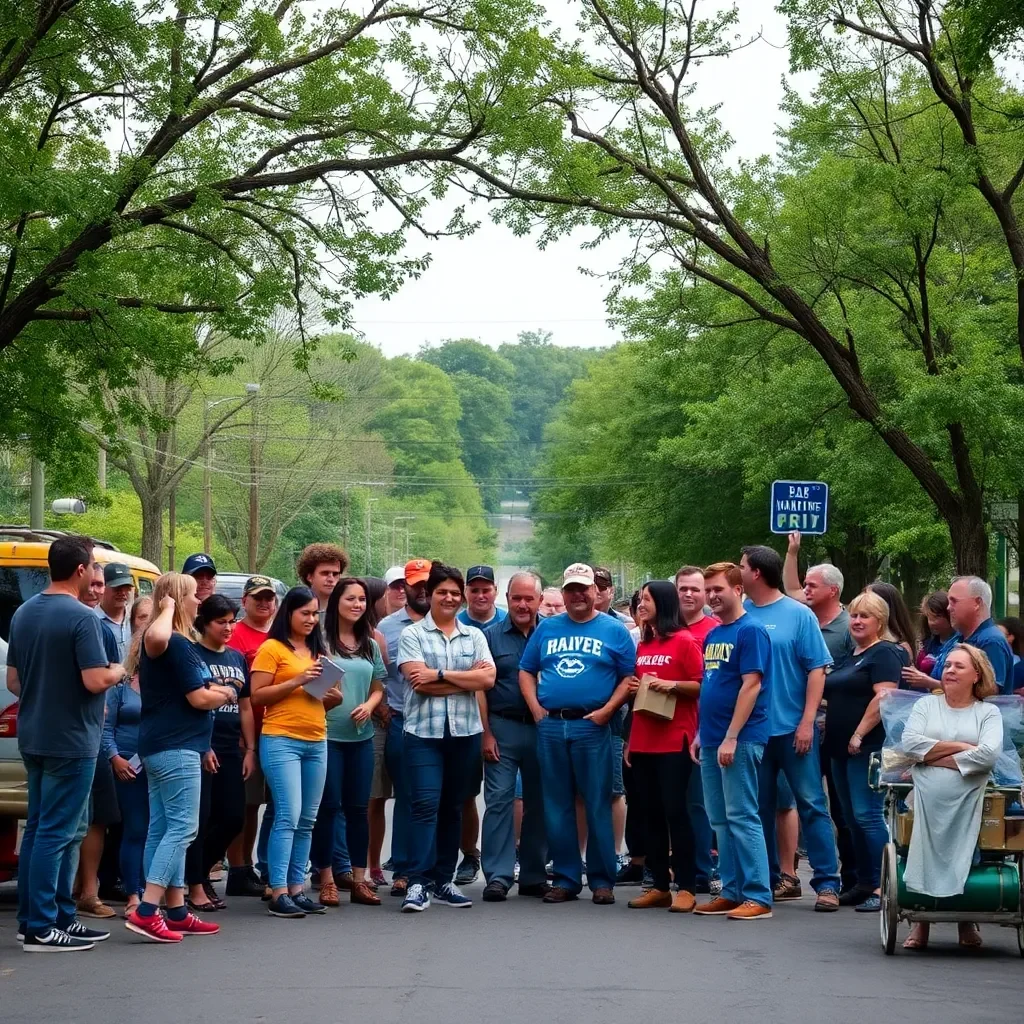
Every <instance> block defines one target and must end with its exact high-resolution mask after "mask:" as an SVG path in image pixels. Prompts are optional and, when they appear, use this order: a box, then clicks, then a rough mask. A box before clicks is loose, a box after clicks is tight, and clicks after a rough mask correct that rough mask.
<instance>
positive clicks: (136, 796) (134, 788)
mask: <svg viewBox="0 0 1024 1024" xmlns="http://www.w3.org/2000/svg"><path fill="white" fill-rule="evenodd" d="M122 756H123V755H122ZM114 785H115V786H116V787H117V804H118V807H120V808H121V823H122V832H121V855H120V867H121V884H122V885H123V886H124V891H125V892H126V893H128V895H129V896H131V895H133V894H141V893H142V890H143V889H145V887H146V875H145V872H144V871H143V870H142V864H143V860H144V856H145V851H146V834H147V833H148V832H149V780H148V779H147V778H146V773H145V771H141V772H139V774H138V775H136V776H135V779H134V781H132V782H122V781H121V780H120V779H119V778H117V777H116V776H115V778H114Z"/></svg>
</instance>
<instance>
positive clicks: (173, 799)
mask: <svg viewBox="0 0 1024 1024" xmlns="http://www.w3.org/2000/svg"><path fill="white" fill-rule="evenodd" d="M142 763H143V765H144V766H145V768H146V778H147V780H148V782H149V834H148V835H147V836H146V849H145V852H144V854H143V860H142V866H143V870H144V872H145V875H146V882H147V883H150V884H152V885H159V886H161V887H163V888H165V889H166V888H167V887H168V886H173V887H174V888H181V887H182V886H183V885H184V884H185V851H186V850H187V849H188V844H189V843H191V842H192V840H193V839H195V837H196V833H197V832H198V831H199V794H200V789H201V786H202V780H201V776H202V771H203V769H202V763H201V757H200V755H199V754H198V752H196V751H195V750H162V751H160V753H159V754H150V755H148V756H147V757H144V758H143V759H142Z"/></svg>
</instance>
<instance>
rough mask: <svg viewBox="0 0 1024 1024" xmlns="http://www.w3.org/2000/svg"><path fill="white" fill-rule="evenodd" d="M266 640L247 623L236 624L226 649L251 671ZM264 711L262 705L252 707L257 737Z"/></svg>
mask: <svg viewBox="0 0 1024 1024" xmlns="http://www.w3.org/2000/svg"><path fill="white" fill-rule="evenodd" d="M266 639H267V634H266V633H264V632H262V631H260V630H258V629H253V628H252V626H250V625H249V624H248V623H247V622H236V623H235V628H234V629H233V630H231V639H230V640H228V647H231V648H233V649H234V650H236V651H238V653H239V654H240V655H241V656H242V657H243V658H245V664H246V667H247V668H249V669H251V668H252V659H253V658H255V657H256V652H257V651H258V650H259V649H260V644H262V643H264V642H265V641H266ZM250 703H251V702H250ZM264 710H265V708H264V707H263V705H262V704H253V705H252V717H253V719H254V720H255V722H256V735H257V736H259V734H260V729H261V728H262V726H263V712H264Z"/></svg>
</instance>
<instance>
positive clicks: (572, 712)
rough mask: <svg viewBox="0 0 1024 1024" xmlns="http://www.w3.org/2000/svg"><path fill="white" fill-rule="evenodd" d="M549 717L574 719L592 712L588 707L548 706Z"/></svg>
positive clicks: (584, 716)
mask: <svg viewBox="0 0 1024 1024" xmlns="http://www.w3.org/2000/svg"><path fill="white" fill-rule="evenodd" d="M545 710H546V711H547V713H548V718H562V719H566V720H568V721H572V720H574V719H577V718H586V716H587V715H589V714H590V712H589V711H588V710H587V709H586V708H546V709H545Z"/></svg>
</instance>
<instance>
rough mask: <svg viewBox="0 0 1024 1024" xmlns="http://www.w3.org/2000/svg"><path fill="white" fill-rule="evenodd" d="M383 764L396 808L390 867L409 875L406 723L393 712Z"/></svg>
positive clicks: (395, 873) (399, 874)
mask: <svg viewBox="0 0 1024 1024" xmlns="http://www.w3.org/2000/svg"><path fill="white" fill-rule="evenodd" d="M384 765H385V767H386V768H387V770H388V775H389V776H390V777H391V785H392V787H393V788H394V791H395V806H394V809H393V812H392V817H391V865H392V868H393V876H394V877H395V878H407V877H408V875H409V829H410V828H411V819H412V810H411V801H410V796H409V780H408V778H407V773H406V768H405V720H404V718H403V717H402V716H401V715H400V714H397V713H396V712H394V711H392V712H391V720H390V722H389V723H388V736H387V740H386V741H385V744H384Z"/></svg>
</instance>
